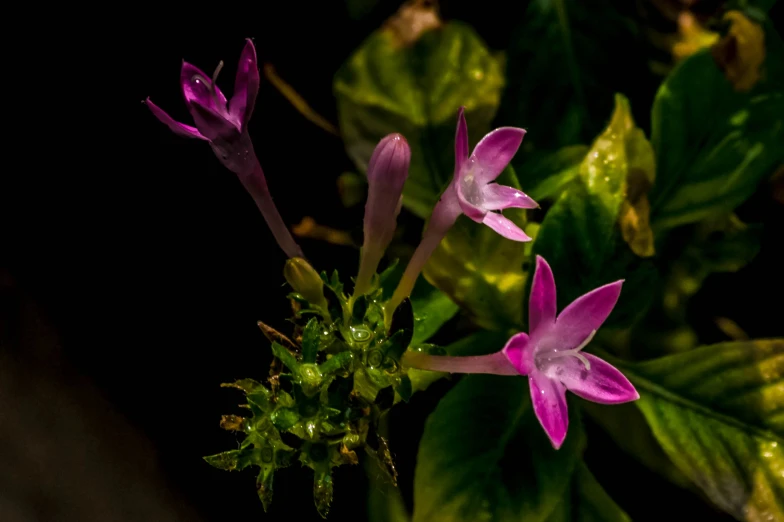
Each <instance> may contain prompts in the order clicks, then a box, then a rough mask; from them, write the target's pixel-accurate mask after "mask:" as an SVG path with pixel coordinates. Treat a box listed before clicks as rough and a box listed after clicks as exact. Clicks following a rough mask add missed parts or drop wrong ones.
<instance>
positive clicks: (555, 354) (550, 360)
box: [534, 330, 596, 377]
mask: <svg viewBox="0 0 784 522" xmlns="http://www.w3.org/2000/svg"><path fill="white" fill-rule="evenodd" d="M594 335H596V330H594V331H592V332H591V333H590V335H588V337H587V338H586V339H585V340H584V341H583V342H582V343H580V346H578V347H576V348H571V349H568V350H560V349H558V348H550V347H549V346H547V344H549V343H547V344H545V346H544V347H542V348H540V349H539V350H537V353H536V356H535V357H534V359H535V363H536V367H537V368H538V369H539V370H541V371H544V372H545V373H547V374H548V375H549V374H550V373H552V372H555V373H558V366H559V364H558V362H557V361H558V359H562V358H564V357H575V358H576V359H578V360H579V361H580V362H581V363H583V366H585V369H586V370H588V371H590V370H591V361H589V360H588V358H587V357H586V356H585V355H583V354H581V353H580V351H581V350H582V349H583V348H585V347H586V346H587V345H588V343H590V342H591V340H592V339H593V336H594ZM551 377H555V375H551Z"/></svg>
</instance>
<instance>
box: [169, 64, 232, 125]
mask: <svg viewBox="0 0 784 522" xmlns="http://www.w3.org/2000/svg"><path fill="white" fill-rule="evenodd" d="M211 85H212V80H211V79H210V77H209V76H207V75H206V74H204V72H203V71H202V70H201V69H199V68H198V67H196V66H195V65H191V64H189V63H188V62H186V61H183V62H182V69H181V70H180V86H181V87H182V94H183V96H185V102H186V103H188V104H189V105H190V104H191V103H192V102H197V103H200V104H201V105H203V106H204V107H209V108H210V109H212V110H214V111H216V112H218V113H222V112H225V111H226V96H224V95H223V93H222V92H221V90H220V89H218V86H217V85H216V86H215V96H213V94H212V91H210V86H211ZM216 98H217V99H216Z"/></svg>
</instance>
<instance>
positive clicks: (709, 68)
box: [651, 35, 784, 228]
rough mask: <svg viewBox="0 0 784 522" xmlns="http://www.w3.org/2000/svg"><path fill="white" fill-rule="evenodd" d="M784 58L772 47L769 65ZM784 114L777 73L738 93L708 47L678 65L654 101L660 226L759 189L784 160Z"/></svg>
mask: <svg viewBox="0 0 784 522" xmlns="http://www.w3.org/2000/svg"><path fill="white" fill-rule="evenodd" d="M769 36H770V35H769ZM780 59H781V58H780V56H778V57H777V55H771V53H768V56H767V61H766V64H765V65H766V66H768V65H769V64H770V63H771V60H780ZM779 81H780V80H779ZM782 114H784V93H782V92H781V87H780V86H779V85H774V84H773V81H772V79H769V80H768V82H767V83H766V81H764V80H763V81H761V82H759V83H758V84H757V86H756V87H755V88H754V89H753V90H752V91H751V92H749V93H739V92H735V91H734V90H733V88H732V85H731V84H730V83H729V82H728V81H727V80H726V79H725V77H724V74H723V73H722V71H721V69H719V67H718V66H717V65H716V63H715V61H714V59H713V57H712V56H711V54H710V52H709V51H707V50H706V51H702V52H699V53H697V54H695V55H693V56H691V57H689V58H688V59H687V60H685V61H684V62H683V63H681V64H680V65H678V66H677V67H676V69H675V70H674V71H673V72H672V74H671V75H670V76H669V77H668V78H667V79H666V80H665V82H664V83H663V84H662V86H661V87H660V88H659V92H658V94H657V95H656V101H655V103H654V105H653V113H652V129H653V130H652V142H653V146H654V149H655V150H656V161H657V181H656V185H655V186H654V189H653V191H652V193H651V204H652V218H653V220H654V223H655V226H656V227H661V228H666V227H674V226H676V225H681V224H684V223H691V222H694V221H699V220H701V219H703V218H705V217H706V216H709V215H711V214H714V213H719V212H726V211H730V210H732V209H733V208H735V207H736V206H738V205H739V204H740V203H742V202H743V201H745V200H746V199H747V198H748V197H749V196H751V194H753V193H754V191H755V190H756V188H757V185H758V184H759V182H760V181H761V180H762V179H764V178H766V177H767V176H770V175H771V174H772V173H773V172H774V170H775V168H776V167H777V166H778V165H780V164H781V163H782V162H783V161H784V147H782V146H781V143H784V119H782V117H781V115H782Z"/></svg>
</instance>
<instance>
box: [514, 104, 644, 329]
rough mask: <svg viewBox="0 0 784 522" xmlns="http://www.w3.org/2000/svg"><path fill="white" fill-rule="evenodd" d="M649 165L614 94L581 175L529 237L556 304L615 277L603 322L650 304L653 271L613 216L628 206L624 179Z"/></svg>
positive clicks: (629, 317)
mask: <svg viewBox="0 0 784 522" xmlns="http://www.w3.org/2000/svg"><path fill="white" fill-rule="evenodd" d="M653 168H654V166H653V157H652V152H651V149H650V145H649V144H648V142H647V140H646V139H645V136H644V134H643V133H642V131H641V130H640V129H638V128H637V127H635V126H634V122H633V120H632V119H631V113H630V111H629V105H628V102H627V101H626V99H625V98H623V97H622V96H620V95H619V96H617V97H616V109H615V112H614V113H613V116H612V119H611V121H610V123H609V125H608V126H607V129H605V131H604V132H603V133H602V134H601V135H600V136H599V137H598V138H597V139H596V140H595V141H594V143H593V145H592V146H591V149H590V152H589V153H588V155H587V156H586V157H585V159H584V160H583V162H582V164H581V165H580V172H579V175H578V176H577V178H575V179H574V180H573V181H572V182H571V183H570V184H569V185H568V186H567V187H566V189H565V190H564V192H563V193H562V194H561V196H560V197H559V198H558V200H557V201H556V203H555V205H553V207H552V208H551V209H550V210H549V212H548V213H547V215H546V216H545V218H544V220H543V221H542V225H541V227H540V228H539V231H538V233H537V236H536V239H535V240H534V244H533V252H534V254H538V255H541V256H542V257H544V258H545V259H546V260H547V261H548V263H549V264H550V266H551V267H552V269H553V273H554V275H555V281H556V284H557V287H558V308H559V310H560V309H563V308H564V307H565V306H567V305H568V304H569V303H571V302H572V301H573V300H574V299H575V298H577V297H579V296H580V295H582V294H584V293H586V292H588V291H590V290H593V289H594V288H597V287H599V286H601V285H604V284H606V283H610V282H612V281H615V280H618V279H625V280H626V283H625V284H624V288H623V292H622V293H621V300H620V303H619V305H618V306H617V307H616V309H615V311H614V312H613V313H612V315H611V316H610V322H609V323H608V324H613V323H615V324H627V323H629V322H631V321H633V320H634V319H635V318H636V317H638V315H639V314H640V313H641V312H642V311H644V310H645V308H646V307H647V305H648V304H649V301H650V296H651V293H650V288H651V285H653V284H654V281H655V278H656V271H655V269H654V267H653V264H652V263H651V262H650V261H648V260H645V259H641V258H640V257H638V256H637V255H635V254H634V252H633V251H632V250H631V249H630V247H629V246H628V245H627V244H626V243H625V242H624V240H623V238H622V237H621V234H620V233H619V230H618V229H619V227H618V222H619V221H620V220H621V218H622V211H624V209H626V210H628V209H629V204H628V200H627V199H626V198H627V192H629V190H630V188H631V187H630V183H629V182H628V181H627V180H628V179H631V178H632V177H643V178H645V177H646V176H647V175H649V174H650V175H652V174H653ZM641 173H642V174H641ZM639 232H640V233H642V232H643V231H642V230H640V231H639ZM650 239H651V241H652V236H651V237H650ZM529 284H530V283H529ZM527 295H528V294H527V293H526V296H527Z"/></svg>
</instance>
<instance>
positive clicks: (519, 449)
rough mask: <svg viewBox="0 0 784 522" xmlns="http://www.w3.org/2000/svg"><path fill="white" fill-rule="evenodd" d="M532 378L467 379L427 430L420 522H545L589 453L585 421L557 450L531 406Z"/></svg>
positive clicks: (419, 477)
mask: <svg viewBox="0 0 784 522" xmlns="http://www.w3.org/2000/svg"><path fill="white" fill-rule="evenodd" d="M529 396H530V393H529V390H528V379H524V378H516V377H498V376H488V375H469V376H467V377H465V378H463V379H462V380H461V381H460V382H459V383H458V384H457V386H455V387H454V388H453V389H452V390H451V391H450V392H449V393H448V394H447V395H446V396H445V397H444V398H443V399H442V400H441V402H440V403H439V404H438V407H437V408H436V410H435V411H434V412H433V413H432V414H431V415H430V417H429V418H428V420H427V423H426V424H425V432H424V434H423V436H422V442H421V444H420V447H419V453H418V456H417V467H416V471H415V476H414V518H413V520H414V522H425V521H427V522H441V521H450V522H458V521H467V522H474V521H476V520H493V521H494V522H495V521H497V522H505V521H513V520H514V521H519V520H526V521H538V520H542V521H543V520H546V519H547V517H548V516H549V515H550V514H551V513H552V512H553V510H554V509H555V508H556V506H557V505H558V504H559V503H561V502H562V501H563V494H564V492H565V491H566V490H567V488H568V487H569V482H570V479H571V476H572V472H573V470H574V469H575V466H576V465H577V463H578V462H579V458H580V457H579V455H580V452H581V449H582V446H583V434H582V430H581V426H580V423H579V416H576V415H574V410H573V415H572V417H571V421H572V425H571V426H570V427H569V435H568V436H567V438H566V441H565V444H564V445H563V446H562V447H561V449H560V450H557V451H556V450H554V449H553V448H552V446H551V445H550V442H549V441H548V439H547V437H546V436H545V434H544V432H543V430H542V428H541V426H540V425H539V422H538V421H537V419H536V417H535V415H534V412H533V408H532V407H531V401H530V398H529Z"/></svg>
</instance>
